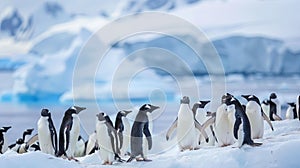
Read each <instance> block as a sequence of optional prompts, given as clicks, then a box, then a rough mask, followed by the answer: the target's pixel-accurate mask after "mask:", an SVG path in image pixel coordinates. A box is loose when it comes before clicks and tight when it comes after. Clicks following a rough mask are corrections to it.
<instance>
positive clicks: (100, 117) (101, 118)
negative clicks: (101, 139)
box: [96, 113, 105, 121]
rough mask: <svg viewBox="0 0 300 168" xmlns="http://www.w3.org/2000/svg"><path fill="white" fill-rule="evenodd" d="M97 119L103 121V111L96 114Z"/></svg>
mask: <svg viewBox="0 0 300 168" xmlns="http://www.w3.org/2000/svg"><path fill="white" fill-rule="evenodd" d="M96 116H97V118H98V120H99V121H105V113H99V114H96Z"/></svg>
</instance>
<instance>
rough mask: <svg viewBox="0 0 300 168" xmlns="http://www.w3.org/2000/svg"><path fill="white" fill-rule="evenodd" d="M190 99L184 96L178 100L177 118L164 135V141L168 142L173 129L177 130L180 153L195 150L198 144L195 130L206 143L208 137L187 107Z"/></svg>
mask: <svg viewBox="0 0 300 168" xmlns="http://www.w3.org/2000/svg"><path fill="white" fill-rule="evenodd" d="M189 103H190V99H189V97H187V96H184V97H183V98H182V99H181V100H180V108H179V111H178V116H177V118H176V120H175V121H174V122H173V124H172V125H171V127H170V128H169V129H168V131H167V134H166V139H167V140H169V137H170V135H171V134H172V133H173V131H174V130H175V128H177V143H178V146H179V148H180V150H181V151H184V150H186V149H189V150H194V149H197V143H199V141H198V140H199V139H198V137H196V130H195V128H197V129H198V130H199V131H200V132H201V133H202V135H203V136H204V138H205V140H206V142H208V136H207V134H206V132H205V128H206V127H203V126H202V125H201V124H200V123H199V122H198V121H197V120H196V119H195V116H194V113H193V111H192V110H191V109H190V106H189Z"/></svg>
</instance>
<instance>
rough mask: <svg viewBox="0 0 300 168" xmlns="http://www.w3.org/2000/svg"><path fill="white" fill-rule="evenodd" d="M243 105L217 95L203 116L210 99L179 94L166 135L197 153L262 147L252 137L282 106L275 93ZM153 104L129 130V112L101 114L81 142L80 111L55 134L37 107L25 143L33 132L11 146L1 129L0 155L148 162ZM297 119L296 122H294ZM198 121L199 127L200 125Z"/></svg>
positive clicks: (292, 110)
mask: <svg viewBox="0 0 300 168" xmlns="http://www.w3.org/2000/svg"><path fill="white" fill-rule="evenodd" d="M242 97H243V98H245V99H246V100H247V101H248V102H247V104H246V105H242V104H241V103H240V102H239V100H238V99H237V98H235V97H234V96H233V95H231V94H229V93H226V94H225V95H223V96H222V100H221V105H220V106H219V107H218V108H217V111H216V112H205V111H204V108H205V106H206V104H208V103H209V102H210V101H199V102H196V103H195V104H194V105H193V107H192V108H191V107H190V99H189V97H187V96H184V97H183V98H182V99H181V100H180V108H179V111H178V115H177V118H176V120H175V121H174V122H173V123H172V125H171V127H170V128H169V129H168V131H167V133H166V140H167V141H168V140H169V139H170V137H171V135H172V134H173V132H174V131H175V129H177V131H176V132H177V133H176V141H177V144H178V147H179V149H180V150H181V151H184V150H196V149H199V148H200V143H205V144H207V145H214V143H217V144H218V146H220V147H223V146H228V145H232V144H235V143H237V147H241V146H243V145H244V144H247V145H250V146H260V145H262V143H258V142H254V139H260V138H263V134H264V120H266V121H267V123H268V124H269V125H270V128H271V129H272V130H274V129H273V126H272V123H271V121H275V120H282V119H281V118H280V117H279V115H278V114H281V105H280V102H279V101H278V99H277V95H276V94H275V93H272V94H271V95H270V96H269V99H267V100H264V101H263V102H262V103H260V100H259V98H258V97H256V96H255V95H242ZM299 104H300V96H298V97H297V101H296V102H293V103H288V105H289V108H288V109H287V112H286V118H287V119H295V118H299V117H298V116H300V106H299ZM158 108H159V107H158V106H154V105H151V104H144V105H142V106H141V107H140V109H139V111H138V113H137V115H136V117H135V120H134V122H133V124H132V126H131V127H130V123H129V121H128V119H127V118H126V116H127V115H128V114H129V113H131V112H132V111H126V110H123V111H119V112H118V113H117V115H116V119H115V123H114V124H113V122H112V121H111V119H110V117H109V116H108V115H107V114H105V113H103V112H101V113H98V114H97V115H96V119H97V120H96V129H95V132H94V133H92V134H91V135H90V136H89V139H88V141H86V142H85V141H84V140H83V139H82V138H81V136H80V119H79V116H78V114H79V113H80V112H81V111H83V110H85V109H86V108H84V107H79V106H72V107H70V108H69V109H67V110H66V111H65V113H64V116H63V119H62V122H61V125H60V129H59V133H58V134H57V133H56V129H55V126H54V124H53V121H52V118H51V113H50V111H49V110H48V109H42V111H41V117H40V119H39V120H38V123H37V128H38V133H37V134H36V135H34V136H32V137H31V138H29V140H26V136H27V135H31V133H32V131H33V129H27V130H25V131H24V132H23V136H22V138H19V139H18V140H17V141H16V142H15V143H14V144H11V145H7V142H6V140H5V136H4V134H5V133H6V132H7V131H8V130H9V129H10V128H11V126H6V127H2V128H1V129H0V152H1V153H4V152H6V151H7V150H13V151H15V152H18V153H25V152H27V151H37V150H40V151H42V152H43V153H47V154H51V155H53V156H56V157H63V158H67V159H69V160H75V161H78V160H76V158H75V157H81V156H84V155H88V154H92V153H94V152H96V151H97V152H98V153H99V155H100V157H101V160H102V162H103V163H102V164H112V163H113V162H114V161H119V162H124V161H125V160H123V159H122V158H121V157H125V156H127V157H128V156H129V159H128V160H127V162H131V161H132V160H133V159H136V161H151V160H149V159H148V158H147V152H148V150H150V149H151V148H152V137H151V132H150V130H149V118H148V115H149V114H148V113H152V112H153V111H155V110H156V109H158ZM299 120H300V119H299ZM201 123H202V124H201Z"/></svg>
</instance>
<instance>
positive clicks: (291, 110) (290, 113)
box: [285, 103, 298, 119]
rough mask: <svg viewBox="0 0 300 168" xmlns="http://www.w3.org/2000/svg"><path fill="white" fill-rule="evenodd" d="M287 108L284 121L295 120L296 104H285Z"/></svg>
mask: <svg viewBox="0 0 300 168" xmlns="http://www.w3.org/2000/svg"><path fill="white" fill-rule="evenodd" d="M287 104H288V105H289V107H288V108H287V110H286V114H285V118H286V119H296V118H298V116H297V109H296V103H287Z"/></svg>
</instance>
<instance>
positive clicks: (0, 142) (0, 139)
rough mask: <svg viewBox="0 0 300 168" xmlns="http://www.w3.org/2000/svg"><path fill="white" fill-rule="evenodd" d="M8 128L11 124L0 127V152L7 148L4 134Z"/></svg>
mask: <svg viewBox="0 0 300 168" xmlns="http://www.w3.org/2000/svg"><path fill="white" fill-rule="evenodd" d="M10 128H11V126H8V127H2V128H0V154H2V153H4V152H5V151H6V150H7V142H6V138H5V136H4V135H5V133H6V132H7V130H9V129H10Z"/></svg>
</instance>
